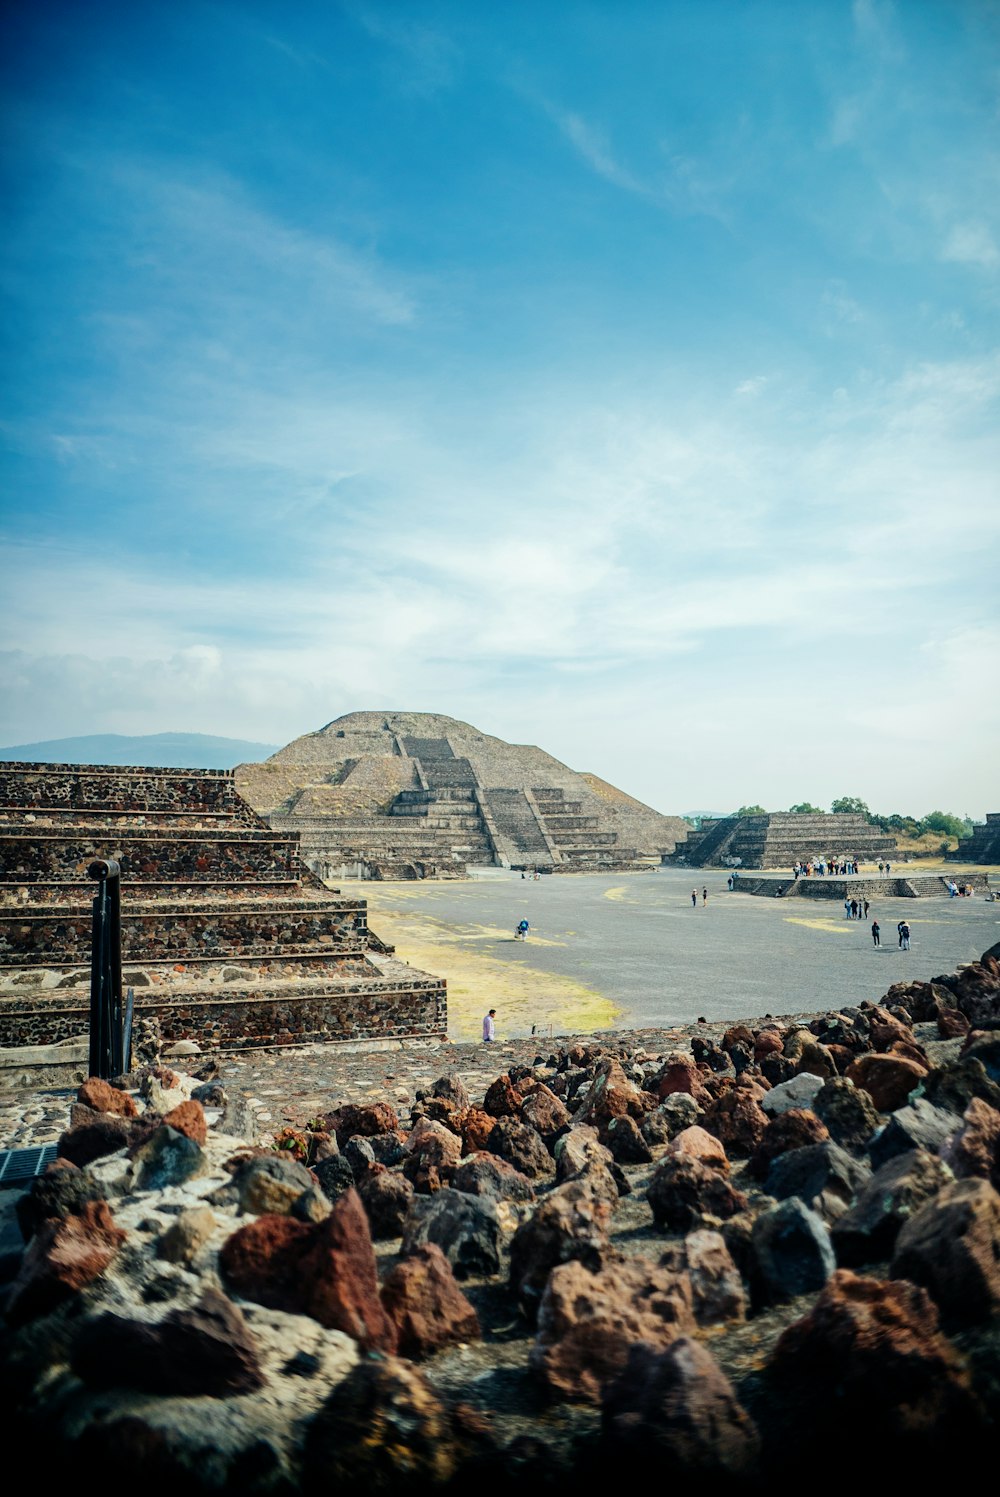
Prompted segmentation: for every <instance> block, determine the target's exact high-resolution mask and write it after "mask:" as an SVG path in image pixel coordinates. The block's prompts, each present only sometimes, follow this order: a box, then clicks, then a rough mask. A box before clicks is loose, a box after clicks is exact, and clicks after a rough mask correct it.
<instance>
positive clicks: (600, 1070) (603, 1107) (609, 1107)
mask: <svg viewBox="0 0 1000 1497" xmlns="http://www.w3.org/2000/svg"><path fill="white" fill-rule="evenodd" d="M646 1111H647V1107H646V1103H645V1101H644V1099H643V1094H642V1093H641V1092H640V1091H639V1089H638V1087H635V1086H633V1085H632V1083H631V1081H629V1079H628V1077H627V1076H626V1075H625V1072H624V1071H623V1070H622V1068H621V1066H620V1065H619V1063H618V1061H617V1060H613V1059H612V1058H611V1057H610V1056H606V1057H605V1058H604V1059H603V1060H601V1061H600V1062H599V1063H598V1067H597V1072H596V1074H595V1076H594V1079H593V1081H592V1082H591V1083H590V1087H589V1088H588V1090H587V1093H586V1095H585V1096H584V1098H583V1100H582V1101H581V1103H580V1106H579V1107H578V1108H577V1110H576V1112H575V1113H574V1114H573V1121H574V1123H588V1124H589V1125H590V1126H591V1127H592V1128H596V1129H597V1134H598V1137H599V1138H600V1140H601V1142H602V1143H607V1142H608V1139H607V1128H608V1124H609V1123H610V1122H611V1119H612V1118H623V1117H631V1118H642V1117H643V1116H644V1114H645V1113H646Z"/></svg>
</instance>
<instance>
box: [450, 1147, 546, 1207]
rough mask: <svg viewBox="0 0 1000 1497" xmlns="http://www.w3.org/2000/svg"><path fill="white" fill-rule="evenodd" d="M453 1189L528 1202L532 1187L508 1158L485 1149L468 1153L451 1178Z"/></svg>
mask: <svg viewBox="0 0 1000 1497" xmlns="http://www.w3.org/2000/svg"><path fill="white" fill-rule="evenodd" d="M451 1186H452V1189H453V1190H460V1191H462V1192H464V1193H465V1194H466V1195H470V1196H490V1197H491V1198H492V1199H493V1200H494V1201H530V1200H533V1199H534V1195H535V1187H534V1186H533V1185H532V1183H531V1181H530V1180H529V1179H528V1177H527V1175H522V1174H521V1171H520V1170H518V1169H515V1167H514V1166H513V1165H512V1164H511V1162H510V1160H509V1159H502V1158H501V1157H500V1155H499V1154H490V1153H487V1152H485V1151H483V1152H481V1153H479V1154H467V1155H466V1156H465V1158H464V1159H463V1160H462V1162H461V1164H460V1165H459V1166H458V1168H457V1169H456V1170H455V1173H454V1174H453V1175H452V1177H451Z"/></svg>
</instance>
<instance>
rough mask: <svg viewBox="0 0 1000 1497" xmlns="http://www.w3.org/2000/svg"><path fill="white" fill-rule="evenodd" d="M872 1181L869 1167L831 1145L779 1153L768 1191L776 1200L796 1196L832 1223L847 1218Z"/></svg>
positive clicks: (844, 1150) (812, 1145) (837, 1146)
mask: <svg viewBox="0 0 1000 1497" xmlns="http://www.w3.org/2000/svg"><path fill="white" fill-rule="evenodd" d="M870 1178H871V1170H870V1169H869V1168H868V1166H867V1165H866V1164H862V1163H860V1162H859V1161H858V1160H856V1159H852V1158H851V1156H850V1154H848V1153H847V1151H846V1149H842V1148H841V1147H840V1145H839V1144H835V1143H829V1142H827V1143H821V1144H807V1145H806V1146H805V1147H804V1148H801V1149H789V1151H788V1153H787V1154H779V1156H778V1158H777V1159H775V1160H774V1161H773V1162H772V1164H771V1168H770V1170H769V1171H768V1175H767V1183H766V1185H765V1187H764V1188H765V1190H766V1191H767V1193H768V1195H769V1196H773V1197H774V1199H775V1200H776V1201H784V1200H788V1199H789V1198H790V1197H792V1196H795V1197H797V1198H798V1199H799V1200H800V1201H803V1202H804V1203H805V1204H806V1205H807V1206H809V1207H811V1208H812V1210H813V1211H816V1212H818V1214H819V1215H820V1216H821V1217H822V1218H823V1220H824V1221H826V1222H832V1221H835V1220H836V1219H837V1218H838V1217H840V1216H843V1214H844V1212H845V1211H847V1210H848V1209H849V1207H850V1206H851V1205H852V1204H853V1201H854V1197H855V1196H856V1194H857V1193H858V1191H859V1190H861V1189H863V1187H864V1186H865V1185H866V1184H867V1182H868V1180H869V1179H870Z"/></svg>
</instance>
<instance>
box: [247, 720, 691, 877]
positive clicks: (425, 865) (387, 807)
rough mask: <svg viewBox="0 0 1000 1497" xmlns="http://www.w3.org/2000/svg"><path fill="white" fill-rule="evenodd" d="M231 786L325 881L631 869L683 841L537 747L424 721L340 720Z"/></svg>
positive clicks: (668, 825) (654, 815) (661, 819)
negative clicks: (480, 870) (473, 870)
mask: <svg viewBox="0 0 1000 1497" xmlns="http://www.w3.org/2000/svg"><path fill="white" fill-rule="evenodd" d="M236 778H237V784H238V786H239V788H240V791H241V793H242V794H243V795H244V796H245V797H246V799H247V800H248V801H249V802H250V804H251V805H252V806H254V807H255V808H256V810H258V811H259V812H260V813H261V815H262V816H266V818H267V820H268V822H269V823H270V825H271V826H272V827H273V828H274V829H276V830H281V831H293V830H294V831H296V832H298V834H299V836H300V838H301V846H302V856H303V858H304V859H305V861H306V862H307V863H308V864H309V865H310V867H312V868H313V869H315V870H316V872H317V873H319V874H320V875H321V877H323V878H345V877H349V876H355V877H362V878H423V877H449V876H450V877H463V876H464V875H465V872H466V869H467V868H468V867H469V866H470V865H471V866H475V865H480V866H483V865H496V866H501V867H510V868H523V869H529V868H538V869H546V870H549V871H551V872H554V873H556V872H571V871H587V870H596V869H629V868H636V867H640V866H642V865H643V863H644V862H653V863H658V862H659V861H660V858H661V857H662V856H663V854H664V853H667V852H671V851H672V850H673V848H674V847H675V846H676V844H677V842H678V841H680V840H681V839H683V837H684V836H685V835H686V833H687V831H688V827H687V824H686V823H685V822H684V821H682V820H681V819H680V817H677V816H661V815H660V813H659V812H658V811H654V810H652V808H651V807H649V806H645V805H643V804H642V802H641V801H637V800H634V799H633V798H632V797H631V796H628V795H626V794H625V793H624V792H623V791H620V790H616V789H615V787H614V786H613V785H608V784H606V782H605V781H603V780H599V779H597V778H596V776H585V775H582V774H577V773H576V772H575V771H574V770H572V769H569V768H568V767H567V766H566V765H565V764H562V763H560V761H559V760H558V759H554V758H553V757H552V755H551V754H546V753H545V752H543V750H542V749H539V748H535V747H533V746H531V745H527V744H513V743H506V742H504V740H503V739H502V738H492V737H490V736H489V735H488V734H486V733H481V732H480V731H479V729H478V728H474V727H472V726H471V725H470V724H469V723H465V722H460V721H458V719H457V718H453V717H443V716H440V715H439V714H437V713H433V712H351V713H348V714H347V716H345V717H338V718H336V719H335V720H334V721H333V722H331V723H327V725H326V727H325V728H320V729H319V731H318V732H315V733H306V734H304V735H303V736H302V737H301V738H296V739H295V741H294V742H293V743H290V744H288V745H287V747H285V748H283V749H280V750H279V751H278V753H276V754H272V756H271V758H270V759H267V760H266V761H265V762H264V763H263V764H243V765H240V766H239V768H238V769H237V770H236Z"/></svg>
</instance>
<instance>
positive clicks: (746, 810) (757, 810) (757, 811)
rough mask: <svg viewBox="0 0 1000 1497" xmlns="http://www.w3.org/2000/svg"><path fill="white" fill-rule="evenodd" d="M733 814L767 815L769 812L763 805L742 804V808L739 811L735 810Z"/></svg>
mask: <svg viewBox="0 0 1000 1497" xmlns="http://www.w3.org/2000/svg"><path fill="white" fill-rule="evenodd" d="M733 815H734V816H766V815H767V812H766V811H765V810H764V807H763V806H740V809H739V810H738V811H734V812H733Z"/></svg>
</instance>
